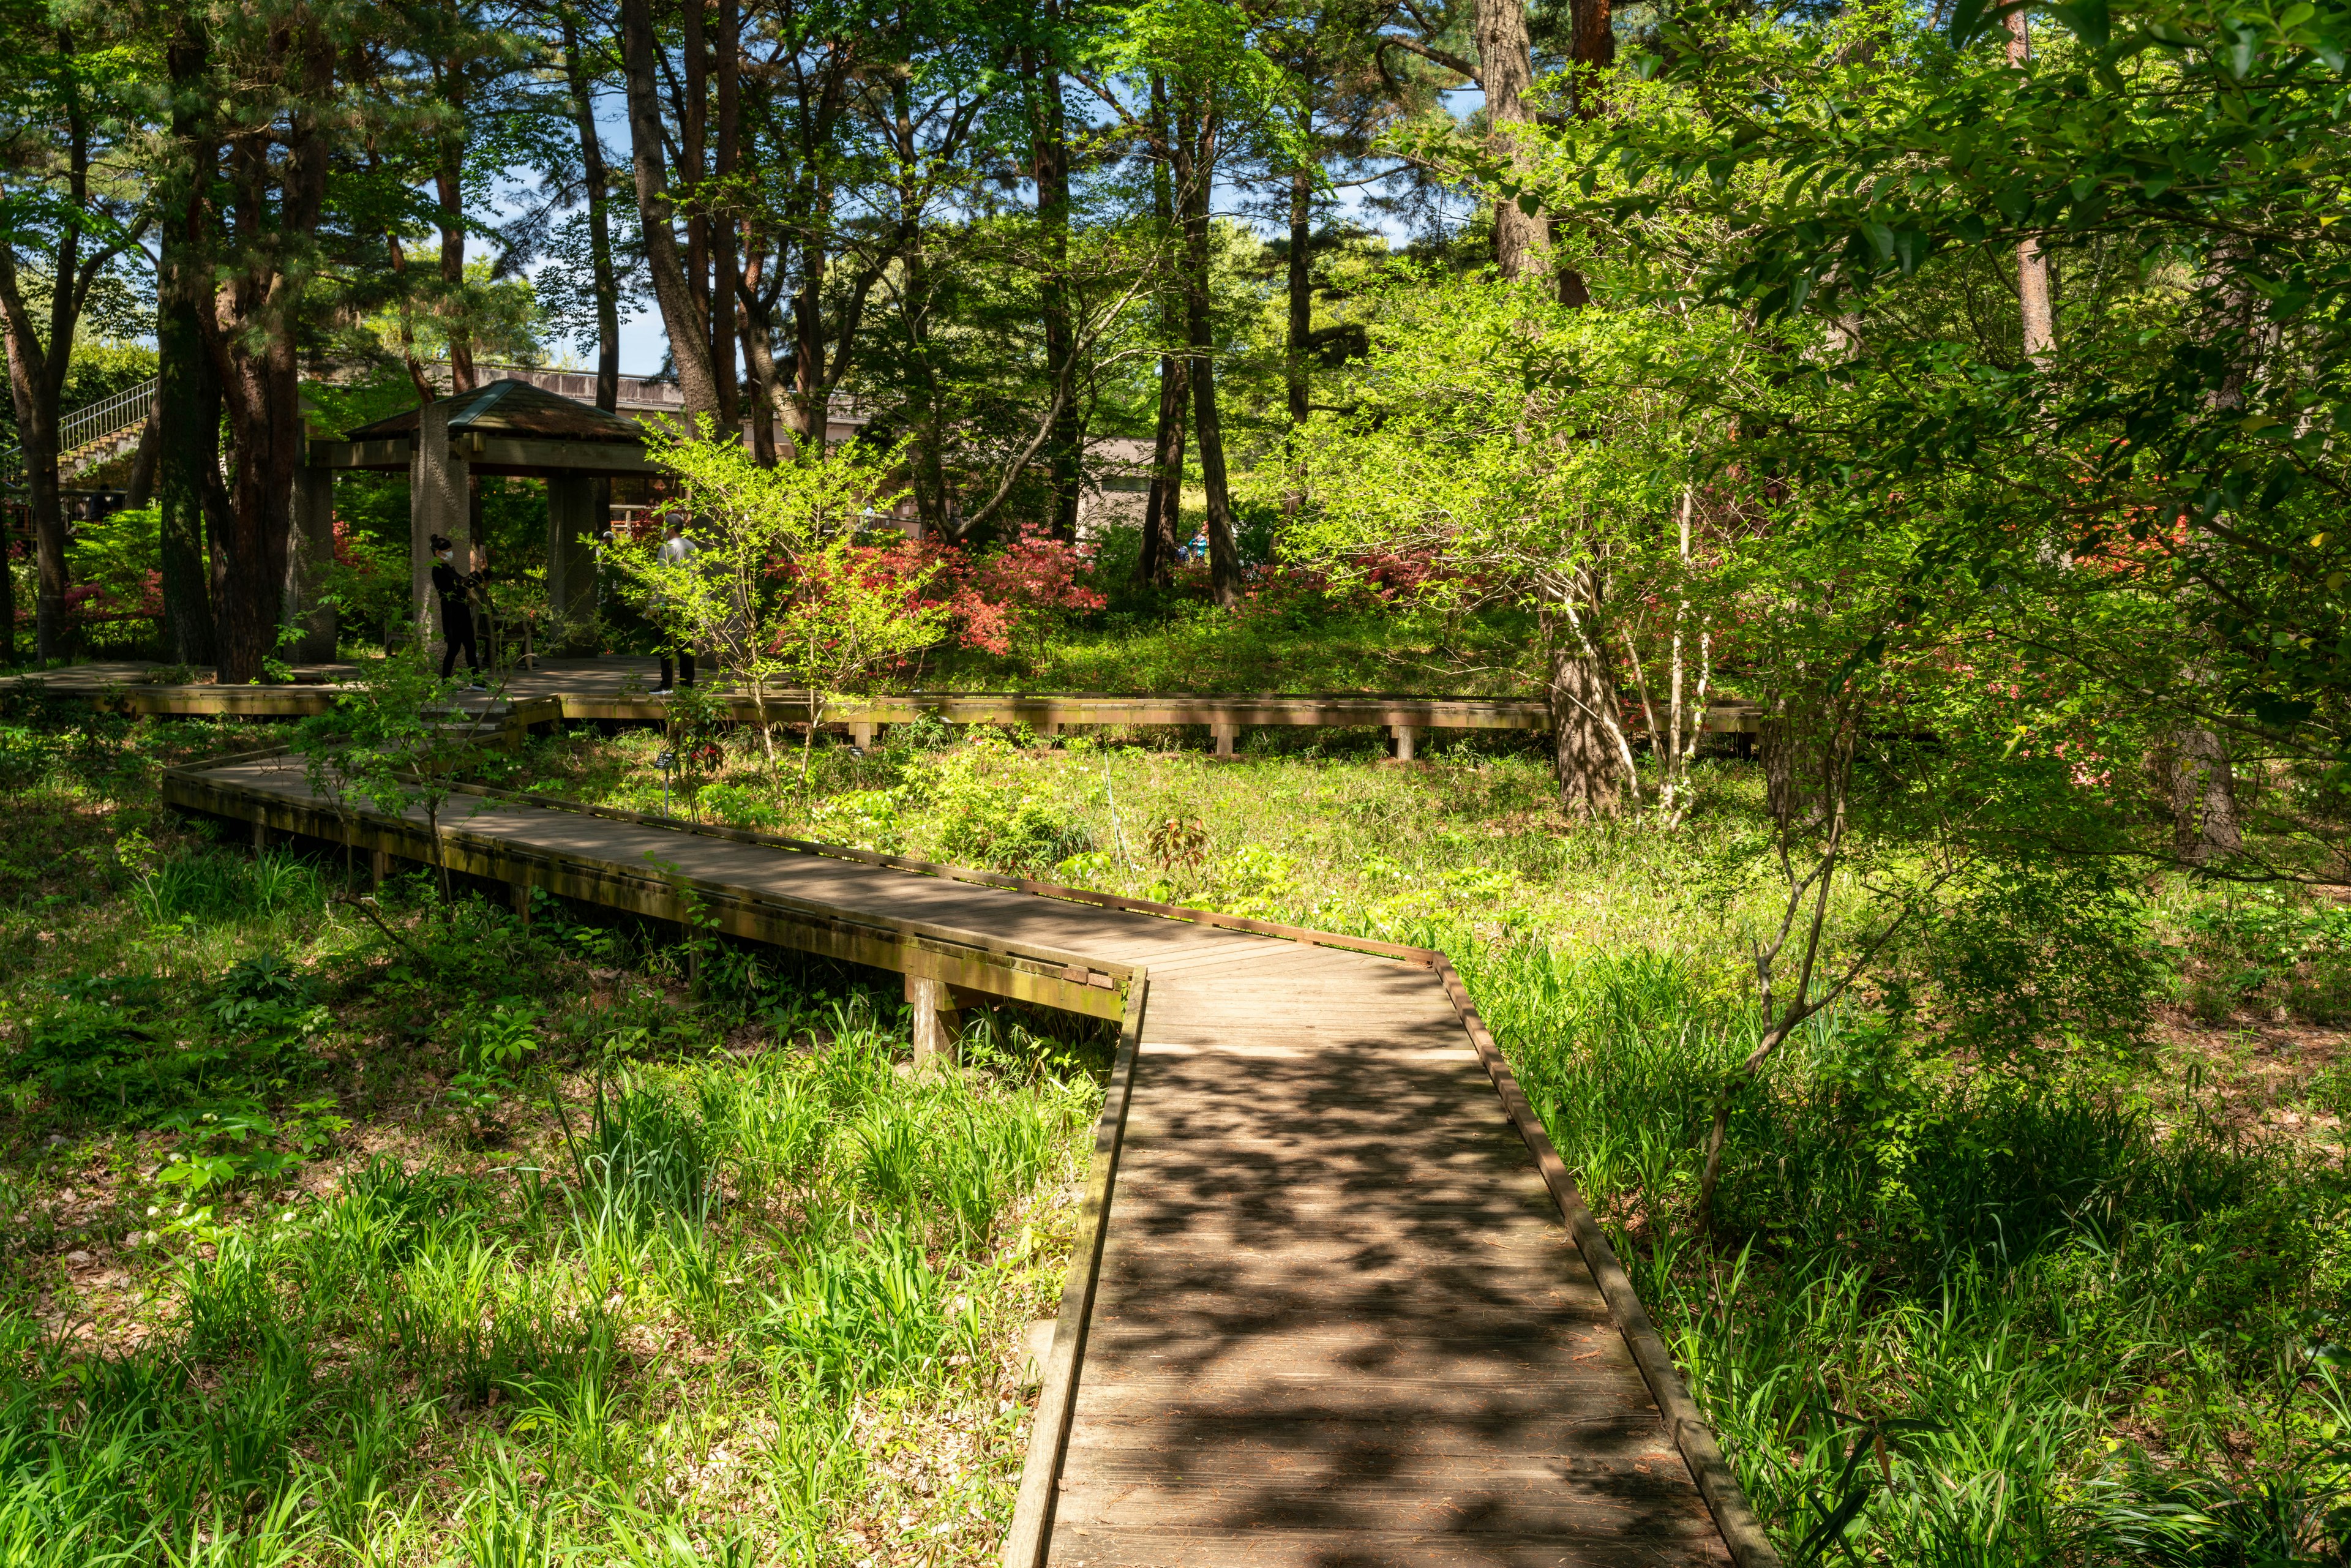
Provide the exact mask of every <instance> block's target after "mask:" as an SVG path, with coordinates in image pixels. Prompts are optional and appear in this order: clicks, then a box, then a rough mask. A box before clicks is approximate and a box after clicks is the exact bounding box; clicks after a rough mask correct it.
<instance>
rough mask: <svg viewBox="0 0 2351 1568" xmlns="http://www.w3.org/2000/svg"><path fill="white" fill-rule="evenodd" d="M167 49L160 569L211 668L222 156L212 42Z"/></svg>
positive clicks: (188, 36) (188, 650) (188, 640)
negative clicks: (213, 325) (216, 193)
mask: <svg viewBox="0 0 2351 1568" xmlns="http://www.w3.org/2000/svg"><path fill="white" fill-rule="evenodd" d="M169 65H170V70H171V78H172V146H173V149H174V152H175V166H174V167H173V169H172V179H173V181H174V183H173V184H172V187H171V188H170V190H169V193H168V196H167V200H166V203H165V205H164V211H163V214H162V233H161V235H160V236H159V238H160V242H161V244H160V251H159V255H158V257H157V262H156V268H155V349H156V359H157V361H158V366H157V368H158V378H157V385H156V388H155V416H156V444H157V452H156V493H157V497H158V499H159V501H160V502H161V507H162V528H161V535H162V537H161V539H160V540H159V543H160V546H161V551H160V553H161V556H162V559H161V561H160V562H159V565H160V567H161V569H162V571H161V575H162V580H163V583H162V587H163V626H164V632H165V634H166V636H167V637H168V638H169V640H170V643H171V648H172V658H173V659H174V660H175V661H176V662H178V663H180V664H211V663H212V662H213V657H214V638H213V605H212V593H211V591H210V585H209V584H208V583H207V581H206V574H207V570H208V569H207V566H206V563H205V560H204V538H205V535H206V534H207V533H208V532H210V529H209V528H208V527H207V526H206V521H205V519H206V517H208V516H211V515H215V514H218V513H220V512H222V511H224V510H225V502H226V497H225V496H223V495H222V494H221V476H220V423H221V418H220V416H221V402H220V378H219V376H218V374H217V373H216V372H215V371H214V368H213V362H212V356H211V355H210V354H209V353H207V352H206V351H205V349H204V329H203V326H202V324H201V321H200V319H199V318H198V315H197V312H198V311H199V310H200V309H201V308H203V306H204V303H205V302H206V301H205V295H206V292H207V291H206V289H205V287H204V266H203V254H204V253H203V250H202V248H201V236H202V235H203V234H204V214H203V211H202V205H201V204H202V197H201V196H200V194H199V187H200V186H201V184H202V183H203V182H204V180H205V179H207V178H209V177H210V175H211V172H212V170H213V166H214V162H216V160H217V157H218V149H217V146H216V145H215V143H214V141H213V138H212V134H211V131H210V129H209V127H207V126H206V124H205V123H204V120H203V117H202V115H201V114H200V112H199V111H198V110H196V109H195V108H193V105H195V104H197V103H200V102H202V101H203V100H204V97H205V95H204V92H203V91H202V88H203V84H204V78H206V77H207V76H208V75H209V74H210V72H211V41H210V39H209V38H208V37H206V36H205V34H204V30H203V28H202V26H200V25H199V24H197V23H196V22H194V21H193V19H187V18H186V16H185V14H184V13H183V22H182V25H181V27H180V30H179V32H178V33H177V34H175V35H174V36H173V37H172V42H171V45H170V49H169Z"/></svg>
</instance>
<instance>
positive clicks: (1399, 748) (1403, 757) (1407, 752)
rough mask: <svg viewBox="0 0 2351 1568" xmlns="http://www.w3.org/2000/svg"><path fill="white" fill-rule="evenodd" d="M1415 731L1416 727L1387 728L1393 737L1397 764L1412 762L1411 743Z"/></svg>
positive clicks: (1398, 725) (1395, 726)
mask: <svg viewBox="0 0 2351 1568" xmlns="http://www.w3.org/2000/svg"><path fill="white" fill-rule="evenodd" d="M1417 731H1418V727H1417V726H1416V725H1409V724H1392V725H1390V726H1388V733H1389V734H1391V735H1393V736H1395V759H1396V760H1397V761H1398V762H1409V761H1411V760H1412V742H1413V737H1414V736H1415V735H1416V733H1417Z"/></svg>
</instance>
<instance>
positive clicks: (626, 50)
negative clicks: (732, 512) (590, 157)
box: [621, 0, 718, 423]
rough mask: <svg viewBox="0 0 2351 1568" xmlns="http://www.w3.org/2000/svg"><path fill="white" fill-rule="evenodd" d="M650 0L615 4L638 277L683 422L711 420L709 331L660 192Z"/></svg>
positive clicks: (664, 190) (663, 176) (713, 389)
mask: <svg viewBox="0 0 2351 1568" xmlns="http://www.w3.org/2000/svg"><path fill="white" fill-rule="evenodd" d="M656 47H657V46H656V44H655V41H654V37H653V6H652V0H621V53H622V76H623V78H625V82H626V87H627V93H628V103H629V145H630V152H631V161H632V169H633V172H634V173H635V176H636V188H637V215H638V218H639V221H640V225H641V226H642V228H643V234H644V246H645V270H646V272H647V273H648V274H649V275H650V276H651V277H652V279H653V300H654V303H655V304H657V305H658V306H659V307H660V308H661V315H662V326H663V327H664V329H665V330H666V331H667V332H668V334H669V345H670V357H671V360H672V361H673V363H674V365H675V366H676V369H677V384H678V392H679V395H680V399H681V401H682V402H684V410H685V417H686V419H687V420H688V422H689V423H690V422H692V421H693V420H694V419H695V416H696V415H698V414H705V413H706V414H709V415H711V416H713V417H714V418H715V417H716V415H717V413H718V381H717V375H716V371H715V369H714V368H713V366H712V364H711V362H710V328H709V323H708V322H707V321H705V320H704V319H703V312H702V309H701V308H700V306H699V304H698V303H697V301H696V299H695V294H694V290H693V289H692V288H691V287H689V286H688V283H687V279H686V274H685V263H684V258H683V257H681V256H680V255H679V254H678V245H677V229H676V226H675V225H676V221H677V209H676V206H675V204H674V203H673V202H672V201H671V200H670V197H669V192H668V183H669V177H668V172H667V164H668V157H667V154H666V153H665V152H664V151H663V146H662V120H661V99H660V96H659V94H658V93H657V92H656V90H655V89H654V85H653V70H654V65H653V61H654V52H655V49H656Z"/></svg>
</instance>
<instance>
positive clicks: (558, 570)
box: [547, 474, 610, 653]
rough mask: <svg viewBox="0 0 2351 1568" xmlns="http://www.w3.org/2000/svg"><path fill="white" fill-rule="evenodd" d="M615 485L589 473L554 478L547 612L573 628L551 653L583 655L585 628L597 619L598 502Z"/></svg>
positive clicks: (549, 508) (549, 502)
mask: <svg viewBox="0 0 2351 1568" xmlns="http://www.w3.org/2000/svg"><path fill="white" fill-rule="evenodd" d="M609 483H610V481H602V482H600V481H598V480H596V479H594V478H591V477H590V476H588V475H585V474H550V475H549V476H548V478H547V607H548V610H549V612H550V613H552V614H555V615H558V616H560V617H562V618H563V619H564V621H565V622H566V623H567V624H566V625H565V628H564V631H563V633H562V637H561V640H560V641H559V643H557V644H556V645H555V646H553V647H550V648H549V650H548V652H549V653H575V652H579V651H580V650H581V648H582V647H583V646H584V644H581V643H580V625H581V624H582V623H584V622H588V621H590V620H592V619H594V617H595V614H596V549H595V545H596V536H597V535H598V534H599V533H600V532H601V531H602V529H601V518H599V517H597V515H596V511H597V507H596V497H597V492H598V490H599V488H600V487H601V486H604V485H609ZM588 651H590V652H593V650H592V649H591V650H588Z"/></svg>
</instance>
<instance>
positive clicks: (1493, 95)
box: [1477, 0, 1546, 280]
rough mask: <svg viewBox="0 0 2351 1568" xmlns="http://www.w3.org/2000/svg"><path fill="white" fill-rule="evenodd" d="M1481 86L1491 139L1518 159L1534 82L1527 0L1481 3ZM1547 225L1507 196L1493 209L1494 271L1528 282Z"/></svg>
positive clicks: (1537, 262)
mask: <svg viewBox="0 0 2351 1568" xmlns="http://www.w3.org/2000/svg"><path fill="white" fill-rule="evenodd" d="M1477 41H1478V85H1479V87H1481V88H1483V89H1485V91H1486V121H1487V126H1488V130H1489V141H1490V142H1491V144H1492V146H1493V149H1494V151H1495V152H1498V153H1499V154H1500V155H1501V156H1502V157H1504V158H1506V159H1510V160H1511V161H1513V162H1515V161H1517V159H1518V156H1519V152H1518V145H1517V138H1516V132H1517V130H1518V128H1519V127H1520V126H1522V125H1524V124H1526V123H1527V121H1528V120H1529V118H1530V116H1529V115H1528V112H1527V107H1526V101H1525V99H1526V91H1527V89H1528V88H1529V87H1530V86H1531V85H1532V83H1533V80H1534V62H1533V58H1532V57H1531V53H1530V51H1529V48H1528V45H1527V5H1526V0H1479V4H1478V22H1477ZM1545 237H1546V236H1545V227H1544V225H1543V224H1542V222H1541V220H1540V219H1539V218H1536V217H1533V216H1531V215H1530V214H1527V213H1526V212H1524V211H1522V210H1521V209H1520V206H1519V204H1518V203H1517V202H1516V201H1514V200H1512V199H1510V198H1508V197H1505V198H1503V199H1502V200H1500V201H1499V202H1496V203H1495V204H1494V266H1495V268H1496V270H1497V271H1499V273H1500V274H1501V275H1502V277H1504V278H1506V279H1511V280H1515V279H1517V278H1520V277H1525V276H1526V275H1527V273H1528V272H1529V271H1530V270H1531V268H1533V267H1537V266H1539V265H1540V251H1541V246H1542V245H1543V243H1544V239H1545Z"/></svg>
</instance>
